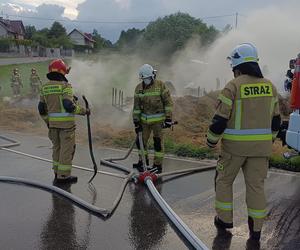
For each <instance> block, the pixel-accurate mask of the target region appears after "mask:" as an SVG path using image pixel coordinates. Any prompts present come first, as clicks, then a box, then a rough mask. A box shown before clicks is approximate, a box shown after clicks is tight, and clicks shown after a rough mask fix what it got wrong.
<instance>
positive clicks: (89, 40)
mask: <svg viewBox="0 0 300 250" xmlns="http://www.w3.org/2000/svg"><path fill="white" fill-rule="evenodd" d="M68 37H69V38H70V39H71V41H72V43H73V44H74V45H75V46H76V45H77V46H84V47H86V48H89V49H93V48H94V44H95V42H96V41H95V40H94V39H93V37H92V34H89V33H84V32H81V31H79V30H78V29H73V30H72V31H71V32H70V33H69V34H68Z"/></svg>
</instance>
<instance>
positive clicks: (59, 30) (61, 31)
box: [48, 22, 67, 38]
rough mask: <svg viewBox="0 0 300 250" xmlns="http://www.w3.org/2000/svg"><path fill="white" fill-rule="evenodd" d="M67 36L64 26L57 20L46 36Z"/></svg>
mask: <svg viewBox="0 0 300 250" xmlns="http://www.w3.org/2000/svg"><path fill="white" fill-rule="evenodd" d="M61 36H67V31H66V28H65V27H64V26H63V25H62V24H61V23H59V22H54V23H53V24H52V26H51V28H50V30H49V32H48V38H58V37H61Z"/></svg>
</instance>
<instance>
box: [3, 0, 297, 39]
mask: <svg viewBox="0 0 300 250" xmlns="http://www.w3.org/2000/svg"><path fill="white" fill-rule="evenodd" d="M297 2H299V1H297V0H286V1H282V0H264V1H261V0H252V1H241V0H226V1H224V0H209V1H208V0H185V1H182V0H0V14H2V15H3V16H4V17H7V16H8V17H9V18H11V19H23V21H24V23H25V25H27V24H33V25H35V26H37V28H43V27H49V26H50V25H51V23H52V22H53V20H41V19H39V18H43V19H56V20H64V23H63V24H64V26H65V27H66V28H67V30H68V31H70V30H72V29H73V28H78V29H80V30H82V31H84V32H92V30H93V29H94V28H95V29H97V30H98V31H99V32H100V34H101V35H102V36H103V37H105V38H107V39H109V40H111V41H113V42H115V41H116V40H117V39H118V37H119V34H120V31H121V30H123V29H125V30H126V29H128V28H132V27H136V28H144V27H145V26H146V25H147V22H148V21H153V20H155V19H156V18H158V17H161V16H164V15H167V14H171V13H175V12H178V11H180V12H186V13H189V14H191V15H192V16H194V17H197V18H203V20H204V21H205V22H206V23H208V24H209V25H215V26H216V27H217V28H218V29H222V28H224V27H225V25H226V24H230V25H234V23H235V17H234V13H236V12H238V13H239V18H238V22H239V23H242V22H243V21H244V19H246V18H247V16H248V15H250V14H251V13H252V12H254V11H257V10H260V9H263V8H268V7H274V6H276V7H279V8H280V6H283V7H284V6H286V5H289V4H293V3H297ZM223 15H225V17H216V18H211V17H215V16H223ZM226 15H231V16H226ZM24 17H35V18H36V19H32V18H24ZM71 20H73V21H75V22H70V21H71ZM101 22H105V23H101ZM107 22H109V23H107ZM110 22H115V23H110ZM130 22H131V23H130ZM132 22H133V23H132ZM140 22H145V23H140Z"/></svg>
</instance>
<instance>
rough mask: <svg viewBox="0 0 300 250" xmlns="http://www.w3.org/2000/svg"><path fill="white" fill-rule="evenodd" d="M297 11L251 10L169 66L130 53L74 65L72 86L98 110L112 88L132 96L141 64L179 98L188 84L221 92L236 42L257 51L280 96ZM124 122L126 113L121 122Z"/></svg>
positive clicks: (293, 49)
mask: <svg viewBox="0 0 300 250" xmlns="http://www.w3.org/2000/svg"><path fill="white" fill-rule="evenodd" d="M299 8H300V3H296V2H295V3H293V4H292V5H290V6H289V7H288V8H279V7H278V8H276V7H269V8H265V9H261V10H259V11H255V12H253V13H251V14H250V15H249V16H247V17H243V18H241V21H240V24H239V27H238V29H237V30H232V31H230V32H228V33H226V34H223V35H221V36H220V38H218V39H217V40H216V41H215V42H214V43H213V44H212V45H211V46H210V47H208V48H203V47H201V44H200V42H199V41H200V39H198V38H196V37H195V38H193V39H192V40H191V41H190V42H189V43H188V45H187V46H186V48H185V49H183V50H182V51H179V52H178V53H176V54H175V55H174V56H173V57H172V58H171V60H170V63H165V61H161V60H160V58H159V56H158V55H157V60H155V61H153V60H152V61H150V62H149V61H148V60H147V58H142V56H137V55H135V54H132V55H126V56H125V55H120V54H107V55H102V56H99V58H98V59H97V61H93V62H91V61H89V62H86V61H80V60H73V61H72V68H73V69H72V73H71V81H72V82H73V83H74V85H75V87H76V88H77V89H79V90H80V91H81V92H83V93H85V94H86V95H87V96H88V97H90V98H91V99H92V100H93V104H94V105H95V106H97V107H103V105H106V106H108V104H110V103H111V92H112V88H113V87H116V88H119V89H122V90H124V93H125V96H128V97H133V93H134V88H135V86H136V85H137V84H138V83H139V79H138V68H139V67H140V66H141V65H142V64H144V63H152V64H153V65H154V66H155V68H156V69H157V70H158V78H159V79H162V80H164V81H171V82H173V84H174V85H175V87H176V89H177V93H178V94H179V95H182V94H184V91H185V86H186V85H187V84H190V83H191V82H193V83H194V86H200V87H201V88H205V89H206V90H207V91H210V90H215V88H216V79H217V78H219V79H220V82H221V87H223V86H224V85H225V84H226V82H228V81H229V80H230V79H232V78H233V74H232V72H231V68H230V65H229V62H228V61H227V60H226V57H227V56H228V55H229V54H230V52H231V50H232V49H233V48H234V47H235V46H236V45H238V44H240V43H244V42H251V43H253V44H254V45H255V46H256V47H257V49H258V53H259V57H260V61H259V63H260V66H261V68H262V70H263V71H264V74H265V77H266V78H269V79H270V80H271V81H272V82H273V83H274V84H275V85H276V86H277V88H278V90H279V92H282V91H283V87H282V85H283V80H284V78H285V73H286V70H287V68H288V63H289V60H290V59H291V58H295V57H296V56H297V54H298V53H299V52H300V32H299V31H298V26H297V25H296V24H297V20H296V19H298V16H297V10H298V9H299ZM102 112H104V111H103V110H102ZM109 112H110V113H109V114H108V117H109V116H110V115H111V114H112V113H113V112H112V110H109ZM125 116H126V115H125ZM117 118H118V117H117ZM128 119H129V115H128V114H127V120H126V122H128ZM115 121H116V120H115V119H112V122H115Z"/></svg>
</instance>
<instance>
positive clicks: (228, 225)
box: [214, 216, 233, 230]
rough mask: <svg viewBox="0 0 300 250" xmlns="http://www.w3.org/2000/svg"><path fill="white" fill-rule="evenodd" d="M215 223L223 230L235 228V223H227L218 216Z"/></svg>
mask: <svg viewBox="0 0 300 250" xmlns="http://www.w3.org/2000/svg"><path fill="white" fill-rule="evenodd" d="M214 224H215V226H216V228H217V229H221V230H226V229H231V228H233V223H226V222H224V221H222V220H221V219H220V218H219V217H218V216H215V220H214Z"/></svg>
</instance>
